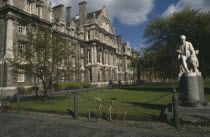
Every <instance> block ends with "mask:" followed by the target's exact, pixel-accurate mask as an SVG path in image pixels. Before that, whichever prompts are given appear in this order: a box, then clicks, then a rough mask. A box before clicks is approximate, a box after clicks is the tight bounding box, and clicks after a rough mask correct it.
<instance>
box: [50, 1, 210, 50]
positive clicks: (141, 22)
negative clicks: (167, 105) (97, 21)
mask: <svg viewBox="0 0 210 137" xmlns="http://www.w3.org/2000/svg"><path fill="white" fill-rule="evenodd" d="M48 1H49V0H48ZM51 1H52V3H53V6H56V5H58V4H63V5H65V6H72V10H73V15H74V16H75V15H78V14H79V9H78V3H79V2H82V1H84V0H51ZM86 2H87V10H88V12H92V11H96V10H100V9H102V8H103V6H106V8H107V11H108V14H109V17H110V19H111V20H112V25H113V26H114V27H115V31H116V34H117V35H122V36H123V41H124V42H126V41H129V42H130V44H131V46H132V47H133V48H135V49H138V48H140V47H143V46H144V44H143V43H144V39H142V34H143V31H144V29H145V27H146V24H148V23H149V21H151V20H152V19H153V18H156V17H167V16H169V15H170V14H171V13H173V12H177V11H180V10H182V9H183V8H185V7H186V6H190V7H192V8H195V9H200V8H202V9H201V10H202V11H209V10H210V0H86Z"/></svg>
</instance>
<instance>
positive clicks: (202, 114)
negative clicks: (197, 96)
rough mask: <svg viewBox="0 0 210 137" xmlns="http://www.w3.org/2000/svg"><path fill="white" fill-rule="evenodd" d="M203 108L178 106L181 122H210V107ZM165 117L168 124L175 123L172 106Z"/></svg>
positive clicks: (165, 112)
mask: <svg viewBox="0 0 210 137" xmlns="http://www.w3.org/2000/svg"><path fill="white" fill-rule="evenodd" d="M208 104H209V105H210V103H208ZM209 105H208V106H201V107H183V106H178V115H179V120H182V121H201V120H207V121H208V120H210V115H209V114H210V106H209ZM164 117H165V119H166V120H167V122H169V123H172V121H173V109H172V105H169V106H168V108H166V109H165V111H164Z"/></svg>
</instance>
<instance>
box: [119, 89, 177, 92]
mask: <svg viewBox="0 0 210 137" xmlns="http://www.w3.org/2000/svg"><path fill="white" fill-rule="evenodd" d="M122 89H125V90H130V91H151V92H170V91H173V88H122Z"/></svg>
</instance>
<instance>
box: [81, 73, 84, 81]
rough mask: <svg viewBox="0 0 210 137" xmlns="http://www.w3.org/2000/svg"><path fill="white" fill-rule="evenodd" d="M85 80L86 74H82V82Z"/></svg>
mask: <svg viewBox="0 0 210 137" xmlns="http://www.w3.org/2000/svg"><path fill="white" fill-rule="evenodd" d="M84 80H85V74H84V73H81V81H84Z"/></svg>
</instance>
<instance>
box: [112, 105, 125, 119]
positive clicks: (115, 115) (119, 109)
mask: <svg viewBox="0 0 210 137" xmlns="http://www.w3.org/2000/svg"><path fill="white" fill-rule="evenodd" d="M109 113H110V114H109V118H110V121H111V122H113V123H121V122H123V121H124V120H125V118H126V111H125V109H124V107H123V106H122V105H112V106H110V109H109Z"/></svg>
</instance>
